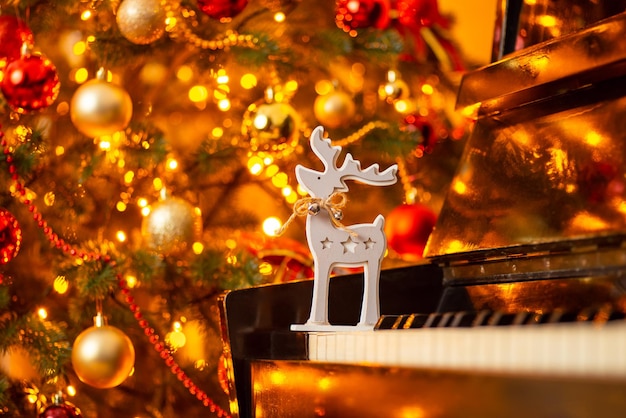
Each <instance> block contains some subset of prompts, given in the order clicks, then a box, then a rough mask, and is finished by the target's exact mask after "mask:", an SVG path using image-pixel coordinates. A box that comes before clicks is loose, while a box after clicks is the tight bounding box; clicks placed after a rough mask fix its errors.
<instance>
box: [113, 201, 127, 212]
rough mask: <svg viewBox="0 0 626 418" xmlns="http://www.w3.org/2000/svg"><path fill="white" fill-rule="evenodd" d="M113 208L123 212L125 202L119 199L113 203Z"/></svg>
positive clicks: (125, 207)
mask: <svg viewBox="0 0 626 418" xmlns="http://www.w3.org/2000/svg"><path fill="white" fill-rule="evenodd" d="M115 209H117V211H118V212H125V211H126V209H127V206H126V203H124V202H122V201H121V200H120V201H118V202H117V203H116V204H115Z"/></svg>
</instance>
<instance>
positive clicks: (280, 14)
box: [274, 12, 286, 23]
mask: <svg viewBox="0 0 626 418" xmlns="http://www.w3.org/2000/svg"><path fill="white" fill-rule="evenodd" d="M285 18H286V16H285V14H284V13H283V12H277V13H276V14H274V20H275V21H276V22H278V23H282V22H284V21H285Z"/></svg>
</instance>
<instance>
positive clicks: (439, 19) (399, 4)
mask: <svg viewBox="0 0 626 418" xmlns="http://www.w3.org/2000/svg"><path fill="white" fill-rule="evenodd" d="M395 9H396V14H397V18H398V22H399V23H400V24H401V25H403V26H406V27H409V28H413V29H414V30H417V31H419V29H420V28H422V27H431V26H433V25H438V26H441V27H442V28H447V27H448V26H449V22H448V20H447V19H446V18H444V17H443V16H442V15H441V13H440V12H439V5H438V4H437V0H396V1H395Z"/></svg>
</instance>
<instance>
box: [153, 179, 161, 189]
mask: <svg viewBox="0 0 626 418" xmlns="http://www.w3.org/2000/svg"><path fill="white" fill-rule="evenodd" d="M152 186H153V187H154V190H157V191H159V190H161V189H163V180H161V179H160V178H159V177H155V178H154V179H153V180H152Z"/></svg>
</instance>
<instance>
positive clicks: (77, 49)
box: [72, 41, 87, 56]
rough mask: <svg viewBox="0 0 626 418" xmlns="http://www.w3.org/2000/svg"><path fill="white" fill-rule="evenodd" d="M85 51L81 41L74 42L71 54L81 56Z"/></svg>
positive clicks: (84, 44) (84, 45)
mask: <svg viewBox="0 0 626 418" xmlns="http://www.w3.org/2000/svg"><path fill="white" fill-rule="evenodd" d="M85 51H87V44H86V43H85V42H83V41H79V42H76V43H75V44H74V46H73V47H72V53H73V54H74V55H76V56H80V55H83V54H84V53H85Z"/></svg>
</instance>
